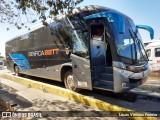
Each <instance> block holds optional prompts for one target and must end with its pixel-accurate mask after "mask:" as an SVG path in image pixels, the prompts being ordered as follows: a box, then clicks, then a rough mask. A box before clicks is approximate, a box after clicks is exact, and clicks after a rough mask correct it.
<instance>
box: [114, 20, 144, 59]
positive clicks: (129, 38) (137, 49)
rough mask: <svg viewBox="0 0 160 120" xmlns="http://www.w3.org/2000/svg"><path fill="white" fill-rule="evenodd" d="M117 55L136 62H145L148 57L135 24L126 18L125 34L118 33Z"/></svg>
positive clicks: (116, 41)
mask: <svg viewBox="0 0 160 120" xmlns="http://www.w3.org/2000/svg"><path fill="white" fill-rule="evenodd" d="M116 32H117V33H118V34H117V35H116V38H115V39H116V40H115V43H116V47H117V53H118V54H119V55H120V56H121V57H125V58H128V59H132V60H134V61H136V62H137V61H145V60H147V56H146V53H145V50H144V47H143V43H142V39H141V37H140V34H139V32H138V31H137V29H136V26H135V24H134V22H133V21H132V20H131V19H130V18H125V32H124V33H123V34H121V33H119V32H118V31H116Z"/></svg>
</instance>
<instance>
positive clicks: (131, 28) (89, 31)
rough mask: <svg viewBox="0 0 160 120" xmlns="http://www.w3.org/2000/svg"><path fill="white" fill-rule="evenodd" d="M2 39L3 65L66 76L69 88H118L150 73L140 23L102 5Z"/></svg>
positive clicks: (45, 75) (36, 73) (142, 79)
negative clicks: (13, 36)
mask: <svg viewBox="0 0 160 120" xmlns="http://www.w3.org/2000/svg"><path fill="white" fill-rule="evenodd" d="M143 28H145V29H146V28H148V27H145V26H143ZM149 28H150V29H151V27H149ZM5 45H6V46H5V49H6V59H7V61H6V62H7V68H8V69H9V70H12V71H14V72H15V75H19V76H20V75H31V76H37V77H41V78H47V79H51V80H56V81H60V82H64V84H65V87H66V88H67V89H70V90H72V91H79V90H80V89H88V90H93V89H102V90H108V91H112V92H114V93H122V92H126V91H128V90H130V89H132V88H134V87H137V86H139V85H141V84H142V83H144V82H145V81H146V80H147V77H148V74H149V68H148V64H147V62H148V58H147V55H146V53H145V50H144V46H143V44H142V40H141V37H140V34H139V32H138V26H136V25H135V24H134V22H133V20H132V19H131V18H129V17H128V16H126V15H124V14H123V13H120V12H118V11H116V10H113V9H110V8H106V7H102V6H84V7H79V8H76V9H74V10H73V12H72V14H70V15H67V16H61V17H59V19H58V20H56V21H53V22H51V23H49V25H48V26H43V25H41V26H38V27H37V28H35V29H33V30H31V31H30V32H28V33H26V34H23V35H20V36H18V37H15V38H14V39H11V40H9V41H7V42H6V44H5Z"/></svg>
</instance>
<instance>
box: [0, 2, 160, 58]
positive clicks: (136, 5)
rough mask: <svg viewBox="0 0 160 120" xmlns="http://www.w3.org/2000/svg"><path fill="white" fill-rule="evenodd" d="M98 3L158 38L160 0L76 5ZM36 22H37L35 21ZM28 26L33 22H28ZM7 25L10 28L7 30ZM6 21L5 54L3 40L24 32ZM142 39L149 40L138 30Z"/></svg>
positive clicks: (0, 28) (2, 33)
mask: <svg viewBox="0 0 160 120" xmlns="http://www.w3.org/2000/svg"><path fill="white" fill-rule="evenodd" d="M85 5H99V6H105V7H109V8H112V9H115V10H118V11H120V12H122V13H124V14H126V15H127V16H129V17H130V18H132V19H133V21H134V23H135V24H136V25H149V26H151V27H152V28H153V29H154V33H155V36H154V39H160V13H159V12H160V0H84V1H83V2H82V3H81V4H79V5H78V6H85ZM36 24H37V23H36ZM29 26H30V28H32V27H33V26H35V24H30V25H29ZM7 27H10V30H9V31H7V29H6V28H7ZM25 31H27V29H20V30H18V29H17V28H16V27H14V26H12V27H11V25H9V24H8V23H5V24H4V23H3V24H1V23H0V53H1V55H2V56H5V42H6V41H8V40H10V39H12V38H14V37H16V36H18V35H20V34H22V33H24V32H25ZM140 34H141V37H142V39H143V41H147V40H150V36H149V33H148V32H147V31H144V30H140Z"/></svg>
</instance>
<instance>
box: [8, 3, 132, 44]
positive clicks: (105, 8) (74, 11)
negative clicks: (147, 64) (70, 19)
mask: <svg viewBox="0 0 160 120" xmlns="http://www.w3.org/2000/svg"><path fill="white" fill-rule="evenodd" d="M88 10H97V11H98V10H99V11H104V10H105V11H115V12H117V13H120V14H122V15H123V16H125V17H127V18H129V17H128V16H127V15H125V14H123V13H121V12H119V11H117V10H114V9H111V8H108V7H103V6H98V5H89V6H83V7H77V8H74V9H73V12H72V14H77V13H80V12H83V11H88ZM64 17H65V15H58V16H57V18H58V19H62V18H64ZM51 21H52V22H54V20H51V19H49V20H46V22H47V23H51ZM43 26H44V25H43V24H42V23H40V24H39V25H37V26H36V27H34V28H32V29H31V30H29V31H26V32H23V33H22V34H20V35H18V36H16V37H14V38H12V39H9V40H8V41H7V42H9V41H12V40H15V39H16V38H19V37H21V36H23V35H25V34H28V33H31V32H33V31H35V30H37V29H39V28H41V27H43ZM7 42H6V43H7Z"/></svg>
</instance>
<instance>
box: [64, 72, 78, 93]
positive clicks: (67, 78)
mask: <svg viewBox="0 0 160 120" xmlns="http://www.w3.org/2000/svg"><path fill="white" fill-rule="evenodd" d="M64 84H65V87H66V88H67V89H69V90H71V91H74V92H79V91H80V90H81V89H80V88H76V85H75V81H74V79H73V74H72V71H71V70H70V71H67V72H66V73H65V75H64Z"/></svg>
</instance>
